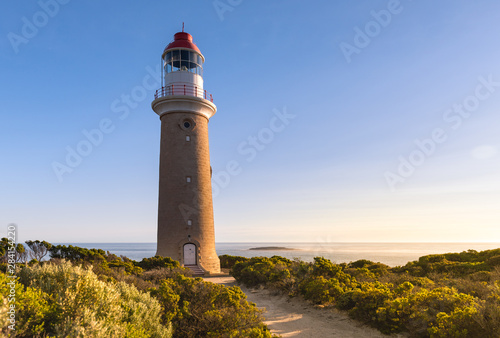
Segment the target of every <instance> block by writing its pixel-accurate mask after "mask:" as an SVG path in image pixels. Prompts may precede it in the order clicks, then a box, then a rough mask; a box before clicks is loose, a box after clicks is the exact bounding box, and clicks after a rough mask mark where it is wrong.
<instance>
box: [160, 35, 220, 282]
mask: <svg viewBox="0 0 500 338" xmlns="http://www.w3.org/2000/svg"><path fill="white" fill-rule="evenodd" d="M204 61H205V58H204V57H203V55H202V54H201V52H200V50H199V49H198V47H197V46H196V45H195V44H194V43H193V37H192V36H191V35H190V34H188V33H185V32H184V29H183V31H182V32H179V33H176V34H175V35H174V41H172V42H171V43H170V44H169V45H168V46H167V47H166V48H165V50H164V51H163V54H162V62H163V73H162V81H164V83H162V88H161V89H158V90H157V91H156V94H155V99H154V101H153V102H152V103H151V107H152V108H153V110H154V111H155V113H156V114H158V115H159V117H160V120H161V144H160V188H159V200H158V242H157V251H156V254H157V255H159V256H164V257H171V258H172V259H175V260H177V261H179V262H180V263H181V264H182V265H183V266H187V267H190V268H191V269H193V270H194V271H199V270H200V269H201V270H203V272H206V273H209V274H210V273H218V272H220V262H219V258H218V256H217V253H216V252H215V234H214V216H213V204H212V184H211V176H212V173H211V170H212V169H211V167H210V154H209V148H208V120H209V119H210V118H211V117H212V116H213V115H214V114H215V112H216V111H217V108H216V107H215V105H214V104H213V99H212V95H211V94H209V93H208V92H207V91H206V90H204V89H203V62H204Z"/></svg>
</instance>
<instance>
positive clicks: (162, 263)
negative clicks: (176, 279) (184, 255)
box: [136, 256, 181, 270]
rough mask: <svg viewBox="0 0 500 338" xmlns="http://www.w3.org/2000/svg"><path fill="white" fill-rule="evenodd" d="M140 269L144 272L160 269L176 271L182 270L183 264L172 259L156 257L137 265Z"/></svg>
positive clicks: (146, 259) (145, 259)
mask: <svg viewBox="0 0 500 338" xmlns="http://www.w3.org/2000/svg"><path fill="white" fill-rule="evenodd" d="M136 265H137V266H138V267H141V268H142V269H144V270H152V269H158V268H167V269H176V268H180V267H181V264H180V263H179V262H178V261H175V260H173V259H172V258H170V257H162V256H154V257H150V258H144V259H143V260H142V261H140V262H138V263H136Z"/></svg>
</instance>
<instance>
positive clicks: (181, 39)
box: [163, 32, 201, 54]
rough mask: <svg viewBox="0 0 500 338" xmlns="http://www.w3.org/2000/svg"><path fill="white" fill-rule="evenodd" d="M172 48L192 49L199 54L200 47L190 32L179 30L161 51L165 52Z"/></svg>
mask: <svg viewBox="0 0 500 338" xmlns="http://www.w3.org/2000/svg"><path fill="white" fill-rule="evenodd" d="M174 48H187V49H192V50H194V51H196V52H198V53H200V54H201V52H200V49H199V48H198V46H196V45H195V44H194V42H193V37H192V36H191V34H189V33H186V32H179V33H175V34H174V41H172V42H170V43H169V44H168V46H167V47H166V48H165V50H164V51H163V53H164V54H165V53H166V52H167V51H169V50H170V49H174Z"/></svg>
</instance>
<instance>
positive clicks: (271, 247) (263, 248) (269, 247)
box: [248, 246, 297, 250]
mask: <svg viewBox="0 0 500 338" xmlns="http://www.w3.org/2000/svg"><path fill="white" fill-rule="evenodd" d="M248 250H297V249H292V248H285V247H283V246H261V247H258V248H250V249H248Z"/></svg>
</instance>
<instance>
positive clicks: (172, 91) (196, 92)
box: [155, 84, 214, 102]
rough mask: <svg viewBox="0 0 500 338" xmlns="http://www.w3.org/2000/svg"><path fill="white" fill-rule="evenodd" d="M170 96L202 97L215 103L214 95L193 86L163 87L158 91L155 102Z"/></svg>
mask: <svg viewBox="0 0 500 338" xmlns="http://www.w3.org/2000/svg"><path fill="white" fill-rule="evenodd" d="M169 95H187V96H196V97H201V98H203V99H205V100H209V101H210V102H214V99H213V98H212V94H210V93H209V92H207V91H206V90H204V89H201V88H199V87H197V86H193V85H180V84H179V85H175V84H173V85H170V86H166V87H161V89H158V90H156V93H155V100H156V99H157V98H159V97H164V96H169Z"/></svg>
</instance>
